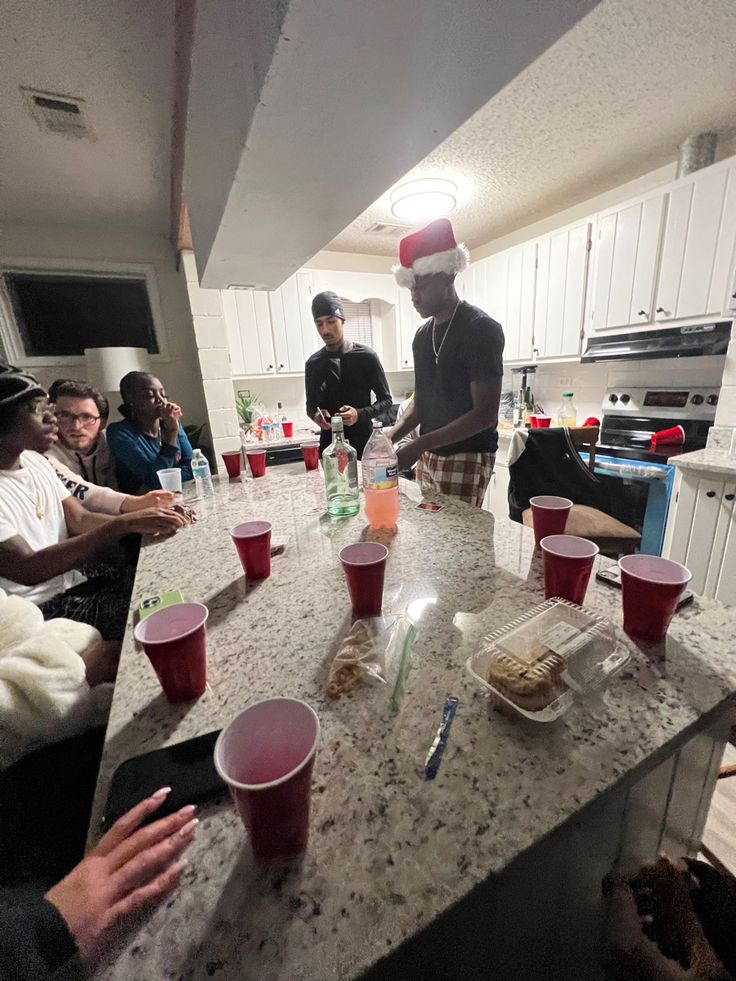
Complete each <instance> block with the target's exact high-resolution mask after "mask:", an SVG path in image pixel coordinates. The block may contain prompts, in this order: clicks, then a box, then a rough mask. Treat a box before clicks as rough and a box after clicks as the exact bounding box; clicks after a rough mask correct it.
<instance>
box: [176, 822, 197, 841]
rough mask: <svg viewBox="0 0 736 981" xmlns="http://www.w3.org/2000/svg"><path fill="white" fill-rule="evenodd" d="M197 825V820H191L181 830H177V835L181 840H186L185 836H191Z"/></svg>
mask: <svg viewBox="0 0 736 981" xmlns="http://www.w3.org/2000/svg"><path fill="white" fill-rule="evenodd" d="M198 824H199V818H192V820H191V821H190V822H189V823H188V824H185V825H184V827H183V828H179V835H180V836H181V837H182V838H186V837H187V835H193V834H194V829H195V828H196V827H197V825H198Z"/></svg>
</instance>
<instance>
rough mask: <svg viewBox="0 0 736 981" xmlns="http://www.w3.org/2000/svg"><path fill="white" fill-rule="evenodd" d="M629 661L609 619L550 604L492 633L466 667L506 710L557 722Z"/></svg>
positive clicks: (562, 604)
mask: <svg viewBox="0 0 736 981" xmlns="http://www.w3.org/2000/svg"><path fill="white" fill-rule="evenodd" d="M628 660H629V653H628V651H627V650H626V649H625V648H624V647H623V646H621V645H619V644H618V641H617V639H616V633H615V630H614V628H613V625H612V624H611V623H610V621H608V620H607V619H606V618H605V617H602V616H598V615H597V614H595V613H591V612H590V611H588V610H585V609H583V608H582V607H580V606H575V605H574V604H572V603H568V602H567V601H566V600H561V599H551V600H547V601H546V602H545V603H541V604H540V605H539V606H536V607H534V609H532V610H529V611H528V612H527V613H524V614H523V615H522V616H520V617H518V618H517V619H516V620H513V621H512V622H511V623H509V624H507V625H506V626H505V627H502V628H501V629H500V630H497V631H495V632H494V633H492V634H491V635H490V636H489V637H487V638H486V639H485V640H484V641H483V644H482V646H481V648H480V650H479V651H477V652H476V653H475V654H473V655H472V656H471V657H469V658H468V660H467V661H466V667H467V669H468V671H469V673H470V674H471V675H472V676H473V677H474V678H475V679H476V681H478V682H479V684H480V685H481V686H482V687H483V688H485V689H486V690H487V691H489V692H490V693H491V694H492V695H493V697H494V698H495V699H496V700H497V701H498V702H500V703H501V705H502V706H505V707H509V708H511V709H513V710H514V712H516V713H518V714H519V715H522V716H524V717H525V718H527V719H533V720H534V721H535V722H554V721H555V720H556V719H559V718H560V716H562V715H564V714H565V712H567V711H568V709H569V708H570V707H571V706H572V704H573V703H574V702H575V700H576V699H577V698H580V697H581V696H584V695H586V694H589V693H590V692H593V691H596V690H597V689H600V688H602V687H603V686H604V685H605V684H606V683H607V682H608V679H609V678H610V677H611V675H613V674H614V673H615V672H616V671H618V670H620V668H621V667H623V665H624V664H625V663H626V662H627V661H628Z"/></svg>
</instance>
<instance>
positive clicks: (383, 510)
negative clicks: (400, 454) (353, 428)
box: [361, 419, 399, 528]
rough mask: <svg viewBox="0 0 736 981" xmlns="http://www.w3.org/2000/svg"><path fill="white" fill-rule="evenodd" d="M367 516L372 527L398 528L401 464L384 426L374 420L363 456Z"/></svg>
mask: <svg viewBox="0 0 736 981" xmlns="http://www.w3.org/2000/svg"><path fill="white" fill-rule="evenodd" d="M361 471H362V474H363V493H364V495H365V516H366V518H367V519H368V523H369V524H370V526H371V527H372V528H395V527H396V519H397V518H398V517H399V465H398V460H397V459H396V454H395V453H394V448H393V446H392V445H391V440H390V439H389V438H388V436H386V435H384V433H383V426H382V424H381V423H380V422H379V421H378V420H377V419H374V420H373V433H372V434H371V438H370V439H369V440H368V442H367V443H366V445H365V449H364V450H363V458H362V460H361Z"/></svg>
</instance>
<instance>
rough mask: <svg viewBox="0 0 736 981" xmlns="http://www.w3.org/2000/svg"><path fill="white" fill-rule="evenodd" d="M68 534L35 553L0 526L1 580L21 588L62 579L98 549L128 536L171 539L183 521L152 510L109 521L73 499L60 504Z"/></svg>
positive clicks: (18, 537)
mask: <svg viewBox="0 0 736 981" xmlns="http://www.w3.org/2000/svg"><path fill="white" fill-rule="evenodd" d="M62 507H63V508H64V518H65V520H66V526H67V531H68V532H69V534H70V535H71V536H72V537H71V538H67V539H66V540H65V541H62V542H58V544H56V545H49V546H48V547H47V548H42V549H39V550H38V551H34V550H33V549H32V548H31V546H30V545H29V544H28V542H27V541H26V540H25V538H23V536H22V535H17V534H8V529H6V528H4V527H2V526H0V537H3V538H4V540H3V541H0V577H2V578H4V579H9V580H10V581H11V582H16V583H19V584H20V585H21V586H37V585H38V584H39V583H42V582H46V581H47V580H49V579H53V578H54V577H55V576H61V575H63V574H64V573H65V572H69V570H70V569H73V568H75V567H76V566H78V565H79V564H80V563H81V562H84V561H85V559H88V558H89V557H90V556H91V555H93V554H94V553H95V552H96V551H97V550H98V549H100V548H102V547H104V546H105V545H109V544H111V543H112V542H116V541H119V539H121V538H123V537H125V535H129V534H131V533H133V532H138V533H139V534H143V535H146V534H153V533H158V534H163V535H171V534H173V533H174V532H175V531H177V530H178V528H181V527H183V524H184V522H183V520H182V519H181V518H180V517H179V515H177V514H175V513H174V512H173V511H165V510H163V509H160V510H159V509H151V510H149V511H143V512H141V511H134V512H132V513H131V514H121V515H119V516H118V517H115V518H113V517H110V516H109V515H104V514H93V513H92V512H90V511H86V510H85V509H84V508H83V507H82V505H81V504H80V503H79V501H78V500H76V498H74V497H65V498H64V500H63V502H62Z"/></svg>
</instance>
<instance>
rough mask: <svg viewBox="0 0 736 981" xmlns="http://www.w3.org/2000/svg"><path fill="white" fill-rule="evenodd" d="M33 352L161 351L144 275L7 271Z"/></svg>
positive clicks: (38, 354) (16, 311) (13, 301)
mask: <svg viewBox="0 0 736 981" xmlns="http://www.w3.org/2000/svg"><path fill="white" fill-rule="evenodd" d="M4 279H5V285H6V288H7V291H8V296H9V297H10V302H11V305H12V308H13V315H14V317H15V322H16V324H17V326H18V333H19V334H20V339H21V343H22V344H23V349H24V351H25V353H26V355H28V356H29V357H61V356H64V355H80V354H83V353H84V349H85V348H86V347H145V348H147V349H148V351H149V352H150V353H151V354H158V343H157V341H156V334H155V331H154V328H153V316H152V314H151V304H150V303H149V300H148V290H147V289H146V281H145V279H144V278H142V277H133V276H131V277H128V278H118V277H115V278H105V277H103V276H66V275H63V274H48V273H5V276H4Z"/></svg>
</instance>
